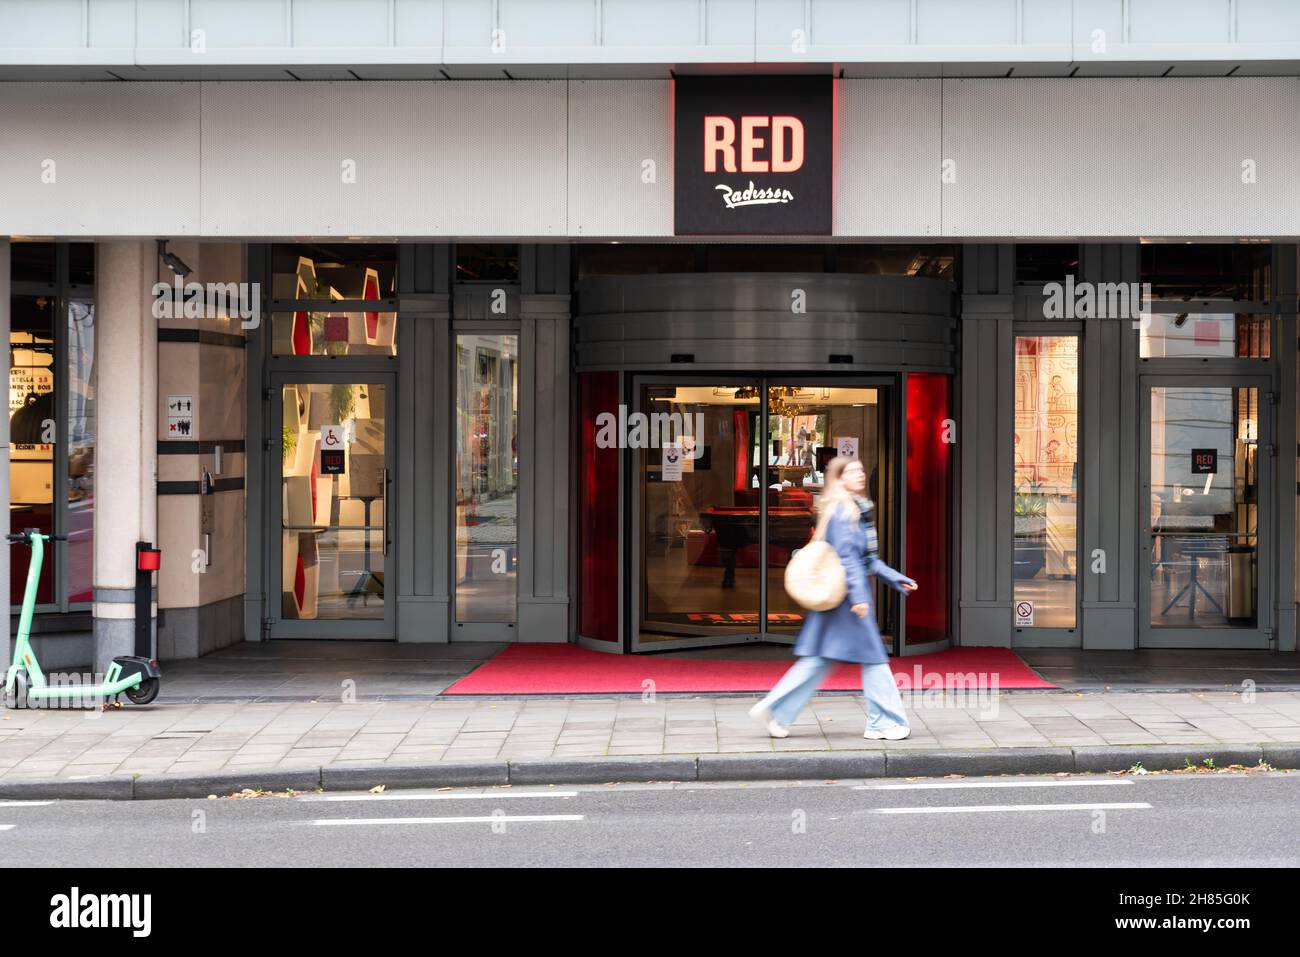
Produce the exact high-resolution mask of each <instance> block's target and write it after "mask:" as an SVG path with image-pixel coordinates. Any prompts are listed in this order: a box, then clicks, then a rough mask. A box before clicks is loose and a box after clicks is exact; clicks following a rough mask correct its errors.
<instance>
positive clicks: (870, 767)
mask: <svg viewBox="0 0 1300 957" xmlns="http://www.w3.org/2000/svg"><path fill="white" fill-rule="evenodd" d="M697 766H698V772H697V775H696V778H695V780H697V781H762V780H774V781H801V780H818V779H827V778H829V779H832V780H834V779H840V778H880V777H884V776H885V752H884V751H883V750H880V751H821V752H812V753H810V752H807V751H785V752H777V753H774V754H769V753H766V752H764V753H762V754H701V755H700V756H699V758H698V759H697Z"/></svg>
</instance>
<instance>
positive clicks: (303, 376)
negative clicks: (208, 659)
mask: <svg viewBox="0 0 1300 957" xmlns="http://www.w3.org/2000/svg"><path fill="white" fill-rule="evenodd" d="M335 368H336V369H337V365H336V367H335ZM269 379H270V394H269V395H268V397H267V402H268V403H269V404H270V409H269V410H268V411H269V413H270V415H269V416H268V419H269V421H270V426H271V435H272V436H273V437H274V438H272V440H271V442H272V449H271V451H272V452H274V451H275V450H278V449H280V442H281V441H282V439H280V438H279V437H280V436H282V435H283V430H284V399H283V389H284V387H285V386H286V385H299V384H304V383H305V384H313V385H315V384H323V385H331V384H335V383H352V384H357V383H361V382H365V383H367V384H370V383H374V384H382V385H383V387H384V469H385V472H386V474H387V483H386V484H387V487H386V488H385V489H384V493H385V494H384V522H383V524H384V533H383V536H384V545H385V548H386V552H385V554H384V556H383V558H384V586H385V587H384V617H383V618H381V619H375V618H368V619H359V620H349V619H344V618H334V619H321V618H315V619H288V618H282V617H281V613H282V607H281V601H282V598H281V597H280V596H281V595H282V594H283V588H284V583H283V582H282V581H281V574H282V571H283V561H284V559H283V538H282V533H281V528H282V523H283V519H284V516H283V510H284V495H283V492H282V488H283V486H282V484H281V467H282V464H283V458H281V459H277V458H276V457H275V455H274V454H268V455H267V456H266V490H267V495H266V519H267V521H266V556H267V565H266V568H265V569H264V574H265V581H266V595H267V608H266V613H265V618H266V637H268V638H271V639H279V638H290V639H312V638H318V639H319V638H327V639H349V640H350V639H363V640H375V641H393V640H395V639H396V638H397V587H396V586H397V548H396V547H395V541H396V528H397V527H400V526H399V522H398V516H397V499H396V497H395V494H394V474H395V470H396V448H395V441H396V438H397V436H398V434H399V433H398V429H397V419H396V416H397V370H396V369H394V368H392V367H391V366H389V367H388V368H386V369H383V370H382V371H376V370H374V369H373V367H371V368H370V369H367V368H365V367H362V368H357V369H344V370H339V371H312V370H311V369H309V368H302V369H294V370H284V369H279V370H274V371H271V372H270V373H269ZM367 534H369V532H368V531H367Z"/></svg>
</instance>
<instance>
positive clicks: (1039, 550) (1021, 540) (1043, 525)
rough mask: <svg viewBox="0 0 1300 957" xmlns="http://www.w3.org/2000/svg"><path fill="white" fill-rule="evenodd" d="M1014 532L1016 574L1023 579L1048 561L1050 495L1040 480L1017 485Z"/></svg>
mask: <svg viewBox="0 0 1300 957" xmlns="http://www.w3.org/2000/svg"><path fill="white" fill-rule="evenodd" d="M1015 532H1016V547H1015V557H1014V561H1015V577H1016V578H1017V579H1018V580H1022V581H1023V580H1024V579H1027V578H1033V577H1035V576H1036V575H1037V574H1038V573H1039V572H1041V571H1042V570H1043V567H1044V566H1045V565H1046V564H1047V554H1046V550H1047V495H1046V493H1044V492H1043V487H1042V486H1041V485H1040V484H1039V483H1037V482H1024V483H1021V484H1020V485H1019V486H1018V487H1017V488H1016V499H1015Z"/></svg>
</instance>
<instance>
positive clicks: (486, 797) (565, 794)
mask: <svg viewBox="0 0 1300 957" xmlns="http://www.w3.org/2000/svg"><path fill="white" fill-rule="evenodd" d="M577 796H578V792H577V791H502V792H501V793H500V794H304V795H300V796H299V797H298V800H299V801H495V800H497V799H498V798H571V797H577Z"/></svg>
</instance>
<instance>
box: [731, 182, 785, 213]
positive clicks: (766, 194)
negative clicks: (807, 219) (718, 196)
mask: <svg viewBox="0 0 1300 957" xmlns="http://www.w3.org/2000/svg"><path fill="white" fill-rule="evenodd" d="M713 188H714V189H717V190H721V191H722V201H723V203H725V204H726V206H727V209H735V208H736V207H738V206H766V205H768V204H770V203H788V202H790V201H791V200H793V199H794V193H792V192H790V191H789V190H788V189H772V188H770V187H769V188H767V189H759V188H758V187H756V186H755V185H754V181H753V180H752V179H751V180H750V181H749V186H748V187H747V188H745V189H732V188H731V187H730V186H727V185H726V184H725V183H719V184H718V185H717V186H715V187H713Z"/></svg>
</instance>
